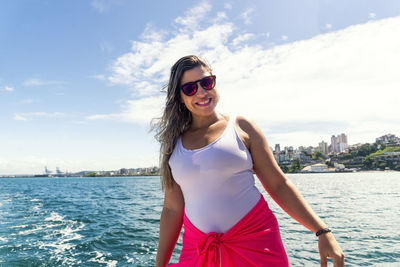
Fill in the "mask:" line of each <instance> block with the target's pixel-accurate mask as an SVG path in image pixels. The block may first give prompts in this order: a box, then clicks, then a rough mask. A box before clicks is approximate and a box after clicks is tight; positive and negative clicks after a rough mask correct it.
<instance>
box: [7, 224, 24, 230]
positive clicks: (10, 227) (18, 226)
mask: <svg viewBox="0 0 400 267" xmlns="http://www.w3.org/2000/svg"><path fill="white" fill-rule="evenodd" d="M26 227H28V225H27V224H22V225H13V226H9V227H8V228H9V229H16V228H26Z"/></svg>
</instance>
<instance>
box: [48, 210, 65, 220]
mask: <svg viewBox="0 0 400 267" xmlns="http://www.w3.org/2000/svg"><path fill="white" fill-rule="evenodd" d="M63 219H64V216H61V215H60V214H58V213H57V212H52V213H50V216H49V217H47V218H45V219H44V220H45V221H53V222H61V221H62V220H63Z"/></svg>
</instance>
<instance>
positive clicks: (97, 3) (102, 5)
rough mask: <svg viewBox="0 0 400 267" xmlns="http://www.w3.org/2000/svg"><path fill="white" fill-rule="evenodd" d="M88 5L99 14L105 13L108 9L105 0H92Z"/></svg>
mask: <svg viewBox="0 0 400 267" xmlns="http://www.w3.org/2000/svg"><path fill="white" fill-rule="evenodd" d="M90 4H91V5H92V7H93V8H94V9H95V10H96V11H97V12H99V13H100V14H101V13H104V12H106V11H107V10H108V8H109V6H108V3H107V1H106V0H92V2H91V3H90Z"/></svg>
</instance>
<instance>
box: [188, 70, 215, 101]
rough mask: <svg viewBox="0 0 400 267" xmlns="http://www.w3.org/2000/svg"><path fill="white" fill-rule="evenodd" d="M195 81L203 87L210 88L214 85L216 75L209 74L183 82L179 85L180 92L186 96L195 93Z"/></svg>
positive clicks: (196, 88)
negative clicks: (192, 80) (195, 79)
mask: <svg viewBox="0 0 400 267" xmlns="http://www.w3.org/2000/svg"><path fill="white" fill-rule="evenodd" d="M197 83H200V85H201V87H203V88H204V89H206V90H211V89H213V88H214V87H215V83H216V77H215V75H210V76H207V77H204V78H203V79H200V80H197V81H194V82H188V83H185V84H184V85H182V86H181V89H182V92H183V93H184V94H185V95H187V96H192V95H194V94H196V92H197V90H198V87H197Z"/></svg>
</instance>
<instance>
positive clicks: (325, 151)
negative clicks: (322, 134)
mask: <svg viewBox="0 0 400 267" xmlns="http://www.w3.org/2000/svg"><path fill="white" fill-rule="evenodd" d="M318 150H319V152H321V153H322V154H323V155H328V143H326V142H324V141H322V142H320V143H319V144H318Z"/></svg>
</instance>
